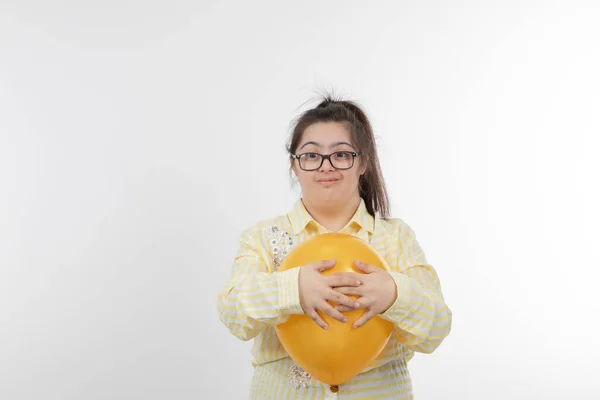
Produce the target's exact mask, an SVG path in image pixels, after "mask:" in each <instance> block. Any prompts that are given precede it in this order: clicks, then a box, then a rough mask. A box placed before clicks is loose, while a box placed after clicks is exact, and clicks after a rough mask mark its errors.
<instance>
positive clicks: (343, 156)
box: [335, 151, 348, 158]
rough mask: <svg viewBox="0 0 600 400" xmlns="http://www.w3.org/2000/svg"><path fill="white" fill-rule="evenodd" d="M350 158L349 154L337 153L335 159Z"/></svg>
mask: <svg viewBox="0 0 600 400" xmlns="http://www.w3.org/2000/svg"><path fill="white" fill-rule="evenodd" d="M347 157H348V153H346V152H345V151H340V152H338V153H335V158H347Z"/></svg>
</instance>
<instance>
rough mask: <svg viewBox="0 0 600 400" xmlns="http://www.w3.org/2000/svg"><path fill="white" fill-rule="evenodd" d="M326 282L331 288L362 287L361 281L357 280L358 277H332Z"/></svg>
mask: <svg viewBox="0 0 600 400" xmlns="http://www.w3.org/2000/svg"><path fill="white" fill-rule="evenodd" d="M326 282H327V284H328V285H329V286H330V287H342V286H359V285H360V280H358V279H357V278H356V275H354V276H352V275H330V276H328V277H327V278H326Z"/></svg>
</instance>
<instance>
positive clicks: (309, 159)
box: [291, 151, 361, 171]
mask: <svg viewBox="0 0 600 400" xmlns="http://www.w3.org/2000/svg"><path fill="white" fill-rule="evenodd" d="M360 155H361V153H360V152H356V151H336V152H335V153H331V154H319V153H302V154H292V156H291V157H292V158H295V159H296V160H298V164H299V165H300V168H301V169H303V170H304V171H315V170H317V169H319V168H321V166H322V165H323V162H324V161H325V160H329V163H330V164H331V166H332V167H333V168H335V169H350V168H352V167H353V166H354V159H355V158H356V157H357V156H360Z"/></svg>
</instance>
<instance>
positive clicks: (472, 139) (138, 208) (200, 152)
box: [0, 0, 600, 400]
mask: <svg viewBox="0 0 600 400" xmlns="http://www.w3.org/2000/svg"><path fill="white" fill-rule="evenodd" d="M598 4H599V3H598V2H596V1H588V2H583V1H561V2H559V1H538V2H535V1H523V0H521V1H498V2H492V1H474V0H473V1H460V2H459V1H454V2H442V1H435V2H432V1H418V2H417V1H412V2H408V1H394V2H391V1H390V2H369V4H367V2H365V1H323V2H316V1H303V2H285V1H271V2H264V1H262V2H256V1H252V2H243V1H239V2H237V3H233V2H219V3H217V2H207V1H197V0H196V1H175V0H170V1H166V0H164V1H142V0H119V1H117V0H112V1H107V0H104V1H52V2H48V1H46V2H44V1H41V0H40V1H37V2H33V1H17V0H1V1H0V398H1V399H5V400H25V399H27V400H38V399H45V400H71V399H73V400H82V399H85V400H96V399H98V400H99V399H102V400H105V399H107V400H108V399H111V400H116V399H118V400H121V399H122V400H125V399H128V400H129V399H144V400H146V399H152V400H158V399H178V400H184V399H190V400H191V399H244V398H246V396H247V392H248V388H249V381H250V378H251V374H252V368H251V366H250V364H249V359H250V354H249V349H250V343H244V342H240V341H238V340H237V339H236V338H235V337H233V336H232V335H230V334H229V333H228V332H227V330H226V328H225V327H224V326H222V325H221V324H220V322H219V321H218V318H217V313H216V304H215V299H216V294H217V291H218V290H219V289H220V287H221V285H222V284H223V283H224V281H225V279H226V277H227V276H228V274H229V270H230V265H231V261H232V258H233V256H234V255H235V252H236V239H237V235H238V234H239V233H240V232H241V231H242V230H243V229H244V228H246V227H248V226H249V225H251V224H253V223H254V222H256V221H258V220H259V219H263V218H271V217H274V216H276V215H278V214H281V213H285V212H286V211H287V210H288V209H289V208H290V207H291V205H292V203H293V201H294V200H295V199H296V198H297V196H298V193H299V191H298V190H297V189H290V181H289V177H288V170H287V160H286V154H285V151H284V146H285V143H286V140H287V137H288V136H287V135H288V133H289V127H290V122H291V120H292V118H293V117H295V116H296V115H297V114H298V113H299V112H300V111H302V110H304V109H305V108H306V107H308V106H310V105H314V104H315V103H314V102H313V103H308V104H306V105H305V106H303V103H304V102H306V101H307V100H310V99H312V98H314V97H315V95H316V91H319V90H327V89H333V90H335V92H336V93H338V94H343V95H348V97H350V98H352V99H354V100H356V101H358V102H359V103H360V104H362V105H363V106H364V107H365V109H366V110H367V113H368V114H369V116H370V117H371V118H372V122H373V125H374V128H375V131H376V134H377V137H378V143H379V150H380V155H381V159H382V164H383V168H384V173H385V178H386V181H387V184H388V187H389V190H390V195H391V199H392V202H393V214H394V216H396V217H400V218H402V219H404V220H405V221H406V222H407V223H408V224H409V225H410V226H411V227H412V228H413V229H414V230H415V232H416V233H417V237H418V239H419V240H420V242H421V244H422V245H423V247H424V249H425V251H426V254H427V256H428V258H429V261H430V262H431V263H432V264H433V265H434V266H435V267H436V268H437V270H438V273H439V275H440V278H441V280H442V285H443V290H444V294H445V297H446V300H447V302H448V304H449V306H450V307H451V309H452V311H453V313H454V323H453V330H452V333H451V334H450V336H449V337H448V338H447V339H446V341H445V342H444V343H443V344H442V346H441V347H440V348H439V349H438V350H437V351H436V352H435V353H434V354H432V355H416V357H415V358H414V359H413V361H411V362H410V370H411V374H412V377H413V380H414V388H415V389H414V390H415V393H416V398H417V399H421V400H422V399H442V398H443V399H485V400H487V399H534V398H535V399H538V398H539V399H541V398H544V399H598V398H600V380H599V379H598V373H599V372H600V367H598V360H599V359H600V350H599V345H598V327H599V324H598V318H599V315H600V300H599V297H598V282H597V281H598V278H599V277H600V276H599V275H600V274H599V273H598V270H599V269H600V256H599V253H598V250H597V249H598V247H597V245H598V243H597V242H598V239H599V238H600V235H599V234H598V229H597V226H598V224H599V223H600V213H599V211H598V204H600V191H599V184H598V181H599V178H598V175H599V171H600V161H598V160H599V158H598V152H599V150H600V148H599V140H598V135H599V133H600V117H599V114H600V113H599V112H600V73H599V71H600V51H599V46H600V45H599V42H600V24H599V22H598V21H599V20H600V6H599V5H598Z"/></svg>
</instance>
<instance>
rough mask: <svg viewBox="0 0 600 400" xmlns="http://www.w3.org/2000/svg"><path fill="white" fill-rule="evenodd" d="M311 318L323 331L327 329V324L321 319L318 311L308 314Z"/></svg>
mask: <svg viewBox="0 0 600 400" xmlns="http://www.w3.org/2000/svg"><path fill="white" fill-rule="evenodd" d="M307 315H308V316H309V317H310V318H312V320H313V321H315V323H316V324H317V325H318V326H320V327H321V328H323V329H327V327H328V326H327V323H326V322H325V321H324V320H323V318H321V316H320V315H319V313H318V312H317V310H316V309H313V310H312V311H311V312H309V313H308V314H307Z"/></svg>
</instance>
